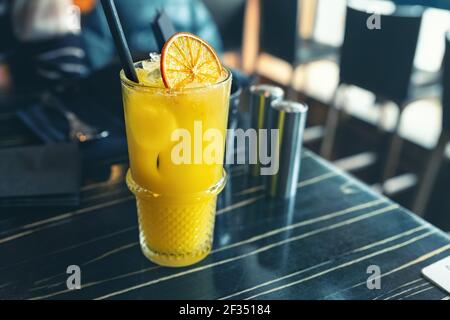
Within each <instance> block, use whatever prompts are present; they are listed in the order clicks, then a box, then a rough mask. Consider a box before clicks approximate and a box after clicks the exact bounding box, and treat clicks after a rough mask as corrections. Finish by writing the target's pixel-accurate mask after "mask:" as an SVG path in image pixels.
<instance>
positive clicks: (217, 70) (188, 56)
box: [161, 32, 223, 88]
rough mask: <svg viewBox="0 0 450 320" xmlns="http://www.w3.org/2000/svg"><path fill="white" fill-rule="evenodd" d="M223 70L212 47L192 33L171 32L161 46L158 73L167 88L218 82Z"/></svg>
mask: <svg viewBox="0 0 450 320" xmlns="http://www.w3.org/2000/svg"><path fill="white" fill-rule="evenodd" d="M222 71H223V68H222V63H221V62H220V60H219V57H218V56H217V54H216V52H215V51H214V49H213V48H212V47H211V46H210V45H209V44H208V43H207V42H206V41H204V40H202V39H200V38H199V37H197V36H195V35H193V34H191V33H187V32H179V33H176V34H174V35H173V36H172V37H171V38H170V39H169V40H168V41H167V42H166V44H165V45H164V47H163V49H162V52H161V76H162V79H163V82H164V85H165V86H166V88H183V87H189V86H193V85H208V84H213V83H217V81H218V80H219V79H220V77H221V76H222Z"/></svg>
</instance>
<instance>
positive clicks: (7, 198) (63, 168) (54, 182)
mask: <svg viewBox="0 0 450 320" xmlns="http://www.w3.org/2000/svg"><path fill="white" fill-rule="evenodd" d="M0 159H1V161H0V177H1V179H0V206H3V207H4V206H8V207H16V206H20V207H22V206H23V207H25V206H74V205H78V204H79V192H80V181H81V157H80V152H79V149H78V145H77V144H76V143H58V144H49V145H44V146H31V147H20V148H11V149H4V150H0Z"/></svg>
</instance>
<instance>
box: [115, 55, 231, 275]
mask: <svg viewBox="0 0 450 320" xmlns="http://www.w3.org/2000/svg"><path fill="white" fill-rule="evenodd" d="M143 67H144V68H137V73H138V77H139V80H140V83H139V84H137V83H134V82H132V81H130V80H128V79H127V78H126V77H125V76H124V74H123V72H122V73H121V80H122V93H123V101H124V110H125V122H126V130H127V139H128V152H129V158H130V170H129V172H128V175H127V184H128V186H129V188H130V190H131V191H132V192H133V193H134V194H135V196H136V200H137V209H138V217H139V227H140V240H141V247H142V250H143V252H144V254H145V255H146V256H147V257H148V258H149V259H150V260H152V261H154V262H155V263H157V264H160V265H164V266H186V265H190V264H193V263H195V262H197V261H199V260H201V259H203V258H204V257H205V256H207V255H208V253H209V252H210V250H211V246H212V239H213V229H214V217H215V212H216V198H217V195H218V194H219V193H220V191H221V190H222V189H223V187H224V185H225V182H226V174H225V172H224V170H223V164H222V163H221V162H219V163H217V162H216V163H210V162H208V163H206V162H204V161H202V162H195V161H194V159H193V161H192V163H181V164H180V163H176V161H174V159H173V155H174V148H175V147H176V146H177V145H179V143H180V142H179V141H174V132H176V130H178V129H183V130H184V132H187V133H189V135H190V136H191V138H192V143H191V145H190V146H189V149H190V153H191V155H194V154H195V152H197V153H198V151H199V150H198V148H200V151H201V152H203V151H205V150H206V148H208V146H209V145H210V144H209V143H208V141H205V140H204V139H203V138H204V136H203V133H204V132H206V131H207V130H209V129H214V130H216V131H217V132H220V133H221V136H222V139H221V141H215V143H218V144H219V148H218V149H220V150H221V152H222V154H220V155H218V157H222V159H223V152H224V145H225V138H226V125H227V118H228V107H229V95H230V87H231V74H230V73H229V72H228V71H226V70H224V71H223V74H222V76H221V77H220V79H218V81H217V82H216V83H213V84H207V85H200V84H191V85H190V86H186V87H183V88H176V89H173V88H172V89H168V88H166V87H165V86H164V84H163V82H162V81H161V73H160V70H159V61H157V60H155V61H153V62H151V61H150V62H143ZM199 125H200V126H201V131H199V130H198V129H199ZM199 134H200V135H201V136H200V137H199ZM195 148H197V150H195ZM185 152H186V150H185Z"/></svg>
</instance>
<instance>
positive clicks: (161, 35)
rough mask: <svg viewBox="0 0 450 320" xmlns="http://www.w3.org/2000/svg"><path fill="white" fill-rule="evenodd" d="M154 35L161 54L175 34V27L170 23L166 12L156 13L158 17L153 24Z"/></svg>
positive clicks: (159, 11)
mask: <svg viewBox="0 0 450 320" xmlns="http://www.w3.org/2000/svg"><path fill="white" fill-rule="evenodd" d="M151 25H152V29H153V35H154V36H155V40H156V43H157V44H158V47H159V52H161V51H162V48H163V47H164V44H165V43H166V42H167V40H169V38H170V37H171V36H172V35H173V34H174V33H175V27H174V25H173V24H172V21H170V19H169V17H168V16H167V14H166V13H165V12H164V10H158V11H156V15H155V17H154V18H153V21H152V23H151Z"/></svg>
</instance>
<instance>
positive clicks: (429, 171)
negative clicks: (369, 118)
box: [412, 31, 450, 215]
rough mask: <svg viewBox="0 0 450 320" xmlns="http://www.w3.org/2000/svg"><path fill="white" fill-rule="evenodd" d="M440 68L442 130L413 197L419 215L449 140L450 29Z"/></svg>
mask: <svg viewBox="0 0 450 320" xmlns="http://www.w3.org/2000/svg"><path fill="white" fill-rule="evenodd" d="M442 70H443V71H442V87H443V94H442V131H441V135H440V136H439V140H438V144H437V146H436V147H435V148H434V150H433V152H432V153H431V155H430V158H429V159H428V162H427V164H426V167H425V170H424V172H423V175H422V178H421V180H420V183H419V187H418V189H417V195H416V197H415V198H414V203H413V207H412V210H413V211H414V212H415V213H417V214H419V215H423V214H424V213H425V210H426V208H427V205H428V202H429V199H430V196H431V192H432V191H433V187H434V185H435V182H436V179H437V177H438V174H439V169H440V168H441V164H442V161H443V159H444V158H445V149H446V147H447V144H448V143H449V142H450V31H449V32H448V33H447V37H446V45H445V55H444V60H443V64H442Z"/></svg>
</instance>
